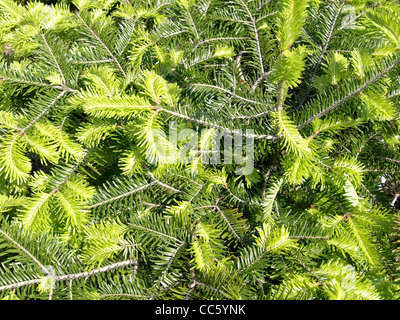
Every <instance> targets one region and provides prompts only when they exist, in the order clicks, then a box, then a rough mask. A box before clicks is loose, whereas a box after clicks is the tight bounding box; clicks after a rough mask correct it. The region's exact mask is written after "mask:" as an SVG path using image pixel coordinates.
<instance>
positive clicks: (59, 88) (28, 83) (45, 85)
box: [0, 76, 77, 93]
mask: <svg viewBox="0 0 400 320" xmlns="http://www.w3.org/2000/svg"><path fill="white" fill-rule="evenodd" d="M0 80H2V81H6V82H15V83H21V84H26V85H32V86H36V87H46V88H51V89H57V90H61V91H66V92H72V93H76V92H77V91H76V90H74V89H71V88H68V87H65V86H57V85H52V84H48V83H42V82H35V81H28V80H24V79H15V78H9V77H3V76H0Z"/></svg>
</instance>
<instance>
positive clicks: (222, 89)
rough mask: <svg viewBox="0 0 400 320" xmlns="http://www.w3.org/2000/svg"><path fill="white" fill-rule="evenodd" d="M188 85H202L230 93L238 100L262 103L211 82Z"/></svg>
mask: <svg viewBox="0 0 400 320" xmlns="http://www.w3.org/2000/svg"><path fill="white" fill-rule="evenodd" d="M190 85H191V86H195V87H203V88H211V89H216V90H219V91H222V92H224V93H227V94H229V95H231V96H232V97H234V98H237V99H239V100H242V101H245V102H249V103H254V104H259V105H262V103H261V102H259V101H255V100H251V99H247V98H244V97H242V96H239V95H237V94H236V93H234V92H232V91H229V90H227V89H225V88H221V87H219V86H215V85H212V84H205V83H193V84H190Z"/></svg>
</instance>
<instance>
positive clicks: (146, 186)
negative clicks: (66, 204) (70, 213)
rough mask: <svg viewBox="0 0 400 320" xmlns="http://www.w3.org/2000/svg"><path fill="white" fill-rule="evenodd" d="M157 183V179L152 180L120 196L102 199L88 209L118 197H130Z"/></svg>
mask: <svg viewBox="0 0 400 320" xmlns="http://www.w3.org/2000/svg"><path fill="white" fill-rule="evenodd" d="M155 183H157V182H156V181H153V182H150V183H148V184H145V185H143V186H141V187H139V188H136V189H133V190H131V191H129V192H126V193H124V194H120V195H119V196H116V197H113V198H110V199H107V200H104V201H102V202H98V203H95V204H92V205H91V206H89V207H88V209H93V208H96V207H99V206H102V205H105V204H107V203H110V202H113V201H116V200H118V199H121V198H125V197H128V196H130V195H132V194H134V193H137V192H140V191H142V190H145V189H147V188H149V187H151V186H152V185H154V184H155Z"/></svg>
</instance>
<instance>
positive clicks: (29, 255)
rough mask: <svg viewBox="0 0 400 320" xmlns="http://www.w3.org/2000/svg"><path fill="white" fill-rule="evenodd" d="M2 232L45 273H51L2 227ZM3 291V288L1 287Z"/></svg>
mask: <svg viewBox="0 0 400 320" xmlns="http://www.w3.org/2000/svg"><path fill="white" fill-rule="evenodd" d="M0 234H1V235H2V236H3V237H4V238H6V239H7V240H8V241H9V242H11V243H12V244H13V245H14V246H16V247H17V248H18V249H19V250H21V251H22V252H23V253H25V254H26V255H27V256H28V257H29V258H31V259H32V261H33V262H35V263H36V264H37V265H38V266H39V267H40V268H41V269H42V270H43V272H44V273H45V274H50V271H49V270H48V269H47V268H46V267H45V266H44V265H43V264H42V263H41V262H40V261H39V260H38V259H37V258H36V257H35V256H34V255H33V254H31V253H30V252H29V251H28V250H27V249H26V248H24V247H23V246H22V245H20V244H19V243H18V242H17V241H15V240H14V239H13V238H12V237H10V236H9V235H8V234H7V233H6V232H4V231H3V230H1V229H0ZM0 291H1V289H0Z"/></svg>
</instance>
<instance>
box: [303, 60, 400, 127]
mask: <svg viewBox="0 0 400 320" xmlns="http://www.w3.org/2000/svg"><path fill="white" fill-rule="evenodd" d="M399 62H400V58H399V59H397V60H396V61H395V62H393V63H392V64H391V65H390V66H389V67H387V68H386V69H385V70H383V71H382V72H380V73H379V74H377V75H376V76H375V77H374V78H373V79H371V80H369V81H367V82H366V83H364V84H363V85H362V86H361V87H359V88H358V89H356V90H354V91H353V92H352V93H350V94H349V95H347V96H346V97H344V98H343V99H341V100H339V101H337V102H335V103H334V104H332V105H330V106H329V107H327V108H326V109H325V110H323V111H321V112H319V113H317V114H315V115H313V116H312V117H310V118H309V119H307V120H306V121H304V122H303V123H301V124H299V125H298V126H297V129H299V130H301V129H302V128H304V127H305V126H306V125H308V124H310V123H311V122H313V121H314V120H315V119H318V118H321V117H323V116H324V115H326V114H327V113H329V112H331V111H332V110H334V109H335V108H337V107H339V106H340V105H342V104H343V103H345V102H346V101H347V100H349V99H351V98H353V97H354V96H356V95H358V94H360V92H361V91H363V90H364V89H365V88H367V87H369V86H370V85H371V84H373V83H374V82H376V81H377V80H379V79H380V78H382V77H383V76H384V75H386V74H387V73H388V72H390V71H391V70H392V69H393V68H394V67H395V66H396V65H397V64H398V63H399Z"/></svg>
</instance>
